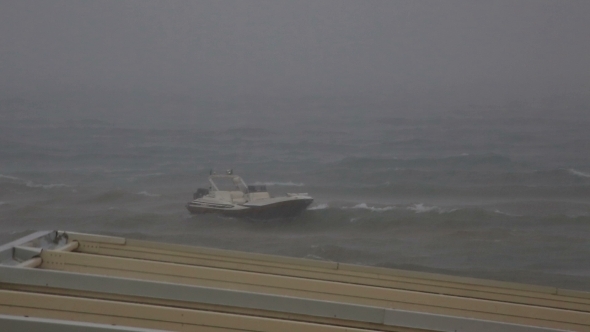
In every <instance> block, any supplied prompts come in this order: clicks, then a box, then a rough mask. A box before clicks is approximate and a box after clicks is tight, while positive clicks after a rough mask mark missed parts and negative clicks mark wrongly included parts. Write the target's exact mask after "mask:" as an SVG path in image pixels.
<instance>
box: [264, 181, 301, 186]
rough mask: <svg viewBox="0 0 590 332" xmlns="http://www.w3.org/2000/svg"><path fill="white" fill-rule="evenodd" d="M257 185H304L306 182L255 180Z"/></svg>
mask: <svg viewBox="0 0 590 332" xmlns="http://www.w3.org/2000/svg"><path fill="white" fill-rule="evenodd" d="M254 185H255V186H268V187H271V186H284V187H303V186H305V184H303V183H301V182H300V183H296V182H292V181H289V182H254Z"/></svg>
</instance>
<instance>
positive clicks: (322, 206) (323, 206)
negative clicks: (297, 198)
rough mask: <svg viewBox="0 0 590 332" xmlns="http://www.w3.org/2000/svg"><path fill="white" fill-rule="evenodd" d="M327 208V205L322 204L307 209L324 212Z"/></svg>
mask: <svg viewBox="0 0 590 332" xmlns="http://www.w3.org/2000/svg"><path fill="white" fill-rule="evenodd" d="M329 207H330V206H329V205H328V204H326V203H322V204H319V205H316V206H312V207H309V208H307V209H308V210H325V209H327V208H329Z"/></svg>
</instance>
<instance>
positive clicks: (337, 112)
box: [0, 0, 590, 290]
mask: <svg viewBox="0 0 590 332" xmlns="http://www.w3.org/2000/svg"><path fill="white" fill-rule="evenodd" d="M589 17H590V2H589V1H543V0H534V1H533V0H530V1H525V0H521V1H377V0H371V1H329V0H325V1H302V0H298V1H279V0H276V1H146V0H144V1H4V2H3V3H2V4H0V224H1V225H2V227H1V230H0V240H3V242H6V241H7V240H9V239H12V238H15V237H19V236H22V234H25V233H28V232H30V231H32V230H38V229H53V228H55V229H67V230H72V231H84V232H97V233H101V234H116V235H122V236H129V237H134V238H146V239H153V240H158V241H171V242H172V241H174V242H180V243H187V244H193V245H203V246H213V247H219V248H229V249H238V250H246V251H256V252H265V253H271V254H281V255H288V256H295V257H306V258H312V259H322V260H333V261H340V262H347V263H355V264H363V265H374V266H386V267H401V268H408V269H416V270H426V271H435V272H444V273H451V274H457V275H467V276H476V277H484V278H494V279H502V280H511V281H518V282H527V283H539V284H550V285H556V286H560V287H567V288H578V289H585V290H590V263H589V262H590V240H589V239H590V236H589V235H590V201H589V197H590V155H589V154H588V151H589V150H590V149H589V148H590V132H589V131H588V128H589V125H590V61H589V59H590V20H589V19H588V18H589ZM211 168H215V169H220V170H225V169H226V168H233V169H234V170H236V172H237V173H239V174H240V175H242V176H243V177H244V179H245V180H246V181H247V182H249V183H258V184H266V185H267V187H268V188H269V191H271V193H273V194H275V193H276V194H280V193H284V192H307V193H309V194H310V195H311V196H313V197H314V203H313V205H312V206H311V207H310V208H309V209H308V210H306V211H304V213H303V214H302V215H301V216H299V217H297V218H295V219H290V220H286V221H265V222H259V221H251V220H248V221H244V220H241V219H234V218H226V217H220V216H215V215H206V216H202V215H196V216H192V215H190V214H189V212H188V211H187V210H186V209H185V207H184V205H185V204H186V202H187V201H189V200H190V199H191V197H192V193H193V192H194V191H195V190H196V188H197V187H199V186H204V185H206V179H207V176H208V174H209V170H210V169H211Z"/></svg>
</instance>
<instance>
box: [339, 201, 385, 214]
mask: <svg viewBox="0 0 590 332" xmlns="http://www.w3.org/2000/svg"><path fill="white" fill-rule="evenodd" d="M343 209H364V210H369V211H373V212H383V211H390V210H393V209H395V207H394V206H385V207H374V206H368V205H367V203H360V204H357V205H355V206H352V207H343Z"/></svg>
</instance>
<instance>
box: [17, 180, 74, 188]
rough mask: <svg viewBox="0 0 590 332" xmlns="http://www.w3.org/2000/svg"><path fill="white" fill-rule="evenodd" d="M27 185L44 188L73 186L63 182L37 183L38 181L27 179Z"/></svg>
mask: <svg viewBox="0 0 590 332" xmlns="http://www.w3.org/2000/svg"><path fill="white" fill-rule="evenodd" d="M25 185H26V186H27V187H29V188H43V189H52V188H63V187H71V186H70V185H67V184H63V183H52V184H37V183H33V182H32V181H27V182H26V183H25Z"/></svg>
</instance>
